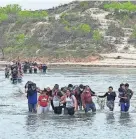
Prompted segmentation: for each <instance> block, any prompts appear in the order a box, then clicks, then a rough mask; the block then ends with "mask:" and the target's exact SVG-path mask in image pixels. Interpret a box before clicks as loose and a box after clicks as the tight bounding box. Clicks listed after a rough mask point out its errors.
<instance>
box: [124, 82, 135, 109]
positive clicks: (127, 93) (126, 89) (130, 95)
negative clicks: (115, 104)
mask: <svg viewBox="0 0 136 139" xmlns="http://www.w3.org/2000/svg"><path fill="white" fill-rule="evenodd" d="M125 91H126V96H127V100H126V101H127V103H128V106H129V107H130V99H131V98H132V96H133V91H132V90H131V89H129V84H128V83H126V84H125ZM129 107H128V110H129Z"/></svg>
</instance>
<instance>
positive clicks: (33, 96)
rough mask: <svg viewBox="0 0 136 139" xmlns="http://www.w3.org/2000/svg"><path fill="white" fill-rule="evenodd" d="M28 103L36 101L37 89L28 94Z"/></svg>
mask: <svg viewBox="0 0 136 139" xmlns="http://www.w3.org/2000/svg"><path fill="white" fill-rule="evenodd" d="M28 103H29V104H36V103H37V91H34V93H33V94H32V95H28Z"/></svg>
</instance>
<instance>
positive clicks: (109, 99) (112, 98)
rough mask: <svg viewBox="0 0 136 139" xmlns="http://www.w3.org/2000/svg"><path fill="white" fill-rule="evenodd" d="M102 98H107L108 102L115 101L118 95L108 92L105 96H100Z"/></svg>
mask: <svg viewBox="0 0 136 139" xmlns="http://www.w3.org/2000/svg"><path fill="white" fill-rule="evenodd" d="M99 97H100V98H104V97H107V101H114V100H115V98H116V93H115V92H111V93H109V92H107V93H105V94H104V95H103V96H99Z"/></svg>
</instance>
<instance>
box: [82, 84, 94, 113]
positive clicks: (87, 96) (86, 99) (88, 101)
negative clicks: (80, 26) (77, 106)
mask: <svg viewBox="0 0 136 139" xmlns="http://www.w3.org/2000/svg"><path fill="white" fill-rule="evenodd" d="M90 90H91V89H90V88H89V87H88V86H86V87H85V90H84V91H83V93H82V95H81V100H82V105H83V107H84V109H85V112H86V113H87V112H88V111H89V110H90V109H91V110H92V112H96V107H95V104H94V102H93V100H92V96H96V95H94V94H93V93H92V92H91V91H90Z"/></svg>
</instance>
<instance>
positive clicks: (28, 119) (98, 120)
mask: <svg viewBox="0 0 136 139" xmlns="http://www.w3.org/2000/svg"><path fill="white" fill-rule="evenodd" d="M28 80H32V81H34V82H36V83H37V86H39V87H40V88H44V87H47V86H50V87H52V86H53V85H54V84H56V83H58V84H59V85H60V86H65V85H67V84H69V83H73V84H81V83H82V84H88V85H90V86H91V88H92V90H94V91H95V92H97V94H99V92H106V91H107V88H108V87H109V86H111V85H112V86H113V87H114V90H115V91H117V90H118V87H119V84H120V83H122V82H124V83H126V82H128V83H129V84H130V88H132V89H133V90H134V92H136V82H135V81H136V69H105V68H101V69H100V68H89V69H65V70H64V69H52V70H49V71H48V73H47V74H46V75H42V74H37V75H29V74H26V75H24V78H23V83H22V84H17V85H12V84H11V83H10V81H9V80H8V79H5V78H4V72H2V71H1V72H0V139H71V138H73V139H91V138H93V139H136V95H134V96H133V98H132V100H131V103H132V105H131V108H130V110H129V113H122V114H121V113H120V108H119V106H118V99H117V100H116V103H115V111H114V112H109V111H108V109H107V108H105V110H100V108H99V105H97V104H96V107H97V112H96V114H92V113H89V114H87V115H86V114H84V112H77V113H76V114H75V116H72V117H71V116H64V115H60V116H58V115H54V114H53V112H49V114H46V115H37V114H29V113H28V112H27V111H28V108H27V99H26V95H25V94H24V93H22V92H23V91H24V88H23V87H24V85H25V83H26V82H27V81H28ZM94 101H95V102H96V98H94Z"/></svg>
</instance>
